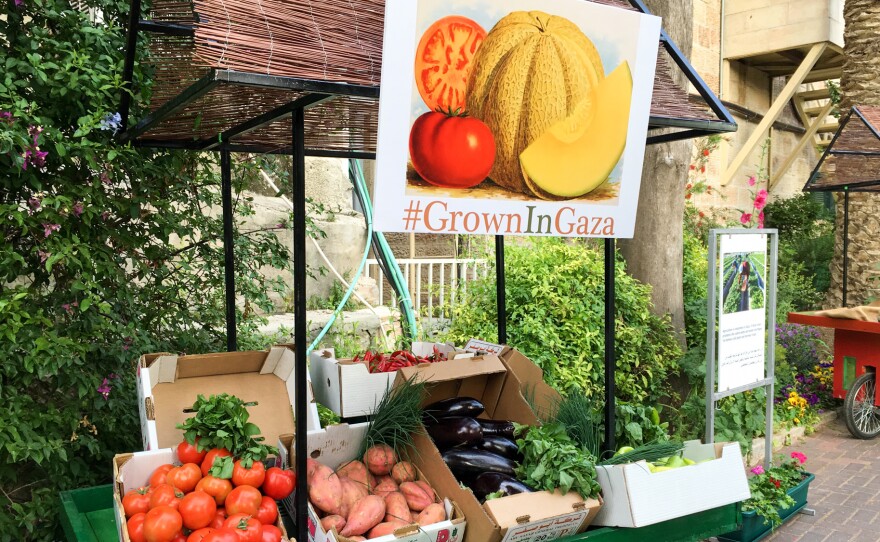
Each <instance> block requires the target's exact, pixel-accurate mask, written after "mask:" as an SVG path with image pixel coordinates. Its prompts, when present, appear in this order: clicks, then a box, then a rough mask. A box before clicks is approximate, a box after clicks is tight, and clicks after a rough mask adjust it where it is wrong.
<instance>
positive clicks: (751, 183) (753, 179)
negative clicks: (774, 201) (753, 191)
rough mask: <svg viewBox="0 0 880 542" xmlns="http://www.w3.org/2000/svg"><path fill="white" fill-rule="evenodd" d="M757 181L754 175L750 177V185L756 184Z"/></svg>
mask: <svg viewBox="0 0 880 542" xmlns="http://www.w3.org/2000/svg"><path fill="white" fill-rule="evenodd" d="M757 182H758V180H757V179H755V176H754V175H752V176H750V177H749V186H755V183H757Z"/></svg>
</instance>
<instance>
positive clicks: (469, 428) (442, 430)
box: [428, 418, 483, 450]
mask: <svg viewBox="0 0 880 542" xmlns="http://www.w3.org/2000/svg"><path fill="white" fill-rule="evenodd" d="M428 434H429V435H431V438H432V439H434V444H436V445H437V447H438V448H440V450H447V449H449V448H452V447H454V446H470V445H472V444H476V443H477V442H479V441H481V440H482V439H483V429H482V428H481V427H480V424H479V423H478V422H477V420H475V419H473V418H445V419H443V420H440V422H439V423H437V424H435V425H429V426H428Z"/></svg>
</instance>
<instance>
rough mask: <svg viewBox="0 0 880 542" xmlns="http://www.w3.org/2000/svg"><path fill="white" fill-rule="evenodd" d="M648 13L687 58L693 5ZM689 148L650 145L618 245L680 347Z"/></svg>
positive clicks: (652, 2)
mask: <svg viewBox="0 0 880 542" xmlns="http://www.w3.org/2000/svg"><path fill="white" fill-rule="evenodd" d="M647 4H648V7H649V9H651V10H652V12H653V13H654V14H655V15H658V16H661V17H663V28H664V29H665V30H666V32H668V33H669V35H670V37H671V38H672V39H673V40H674V41H675V43H676V44H677V45H678V46H679V48H680V49H681V50H682V52H683V53H684V55H685V56H690V52H691V49H692V44H693V14H694V4H693V0H678V1H676V2H669V1H668V0H648V2H647ZM673 72H674V73H673V77H674V78H675V82H676V83H677V84H678V85H680V86H681V87H682V88H683V89H687V88H688V87H687V85H688V81H687V78H686V77H685V75H684V74H683V73H682V72H681V71H680V70H678V69H675V68H673ZM692 149H693V143H692V142H691V141H689V140H688V141H678V142H673V143H664V144H659V145H651V146H649V147H648V148H647V149H646V152H645V163H644V170H643V172H642V185H641V189H640V192H639V210H638V216H637V218H636V228H635V235H634V237H633V238H632V239H627V240H622V241H621V242H620V252H621V254H622V255H623V258H624V259H625V260H626V264H627V270H628V271H629V273H630V275H632V276H633V277H635V278H636V279H638V280H640V281H641V282H643V283H646V284H650V285H651V287H652V288H653V293H652V301H653V302H654V312H655V313H657V314H661V315H662V314H669V315H670V316H671V317H672V324H673V326H675V329H676V330H677V331H678V332H679V333H678V335H679V341H680V342H681V343H682V345H684V298H683V293H682V259H683V239H682V223H683V221H684V192H685V185H686V184H687V178H688V166H689V165H690V162H691V152H692Z"/></svg>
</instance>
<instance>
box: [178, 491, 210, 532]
mask: <svg viewBox="0 0 880 542" xmlns="http://www.w3.org/2000/svg"><path fill="white" fill-rule="evenodd" d="M178 510H180V515H181V516H183V526H184V527H186V528H187V529H193V530H195V529H202V528H204V527H207V526H208V525H210V524H211V521H213V520H214V516H216V515H217V503H216V502H214V498H213V497H211V496H210V495H208V494H207V493H205V492H204V491H193V492H192V493H190V494H189V495H187V496H185V497H184V498H183V499H181V501H180V506H179V507H178Z"/></svg>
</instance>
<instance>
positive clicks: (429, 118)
mask: <svg viewBox="0 0 880 542" xmlns="http://www.w3.org/2000/svg"><path fill="white" fill-rule="evenodd" d="M409 157H410V160H411V161H412V165H413V168H415V170H416V172H418V174H419V176H421V177H422V179H424V180H425V181H427V182H429V183H431V184H433V185H436V186H442V187H445V188H470V187H472V186H476V185H478V184H480V183H481V182H483V181H484V180H485V179H486V177H487V176H488V175H489V172H490V171H492V165H493V164H494V163H495V138H494V137H493V136H492V132H490V131H489V127H488V126H486V125H485V124H484V123H483V122H482V121H480V120H477V119H474V118H470V117H463V116H456V115H447V114H446V113H438V112H432V113H425V114H424V115H422V116H420V117H419V118H417V119H416V121H415V122H414V123H413V125H412V130H410V133H409Z"/></svg>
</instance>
